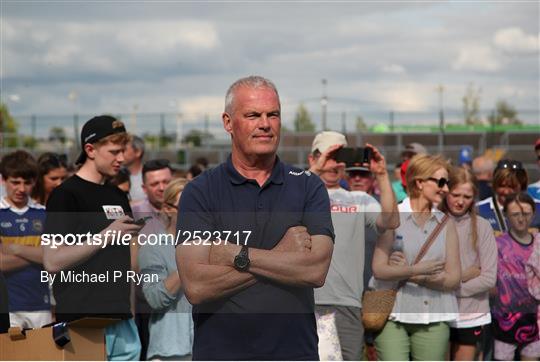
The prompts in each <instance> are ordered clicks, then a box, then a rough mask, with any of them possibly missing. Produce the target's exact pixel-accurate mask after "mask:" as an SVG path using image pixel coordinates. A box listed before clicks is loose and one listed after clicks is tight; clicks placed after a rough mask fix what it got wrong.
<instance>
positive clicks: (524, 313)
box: [492, 192, 540, 360]
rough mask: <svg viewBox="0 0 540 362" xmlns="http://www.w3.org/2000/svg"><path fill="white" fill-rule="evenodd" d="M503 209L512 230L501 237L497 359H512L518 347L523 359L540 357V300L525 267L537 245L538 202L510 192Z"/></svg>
mask: <svg viewBox="0 0 540 362" xmlns="http://www.w3.org/2000/svg"><path fill="white" fill-rule="evenodd" d="M503 210H504V213H505V215H506V218H507V221H508V232H506V233H504V234H502V235H501V236H499V237H498V238H497V246H498V259H499V261H498V270H497V291H496V295H495V298H494V305H493V306H492V315H493V318H494V335H495V359H497V360H512V359H513V358H514V354H515V352H516V349H517V350H518V352H519V353H520V355H521V358H522V359H523V360H536V359H537V358H539V357H540V336H539V333H538V325H537V301H536V299H535V298H534V296H533V295H531V293H530V292H529V289H528V284H527V274H526V270H525V265H526V264H527V262H528V261H529V259H530V257H531V255H532V253H533V247H534V244H533V241H534V239H535V235H533V234H531V233H530V232H529V230H528V229H529V227H530V225H531V222H532V220H533V217H534V210H535V203H534V200H533V199H532V198H531V197H530V196H529V195H527V194H526V193H524V192H522V193H518V194H513V195H509V196H507V197H506V200H505V204H504V209H503ZM536 237H538V234H536Z"/></svg>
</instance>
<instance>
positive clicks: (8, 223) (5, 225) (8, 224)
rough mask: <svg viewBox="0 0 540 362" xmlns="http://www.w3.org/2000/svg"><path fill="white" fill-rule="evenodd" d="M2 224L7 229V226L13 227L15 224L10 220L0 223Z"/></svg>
mask: <svg viewBox="0 0 540 362" xmlns="http://www.w3.org/2000/svg"><path fill="white" fill-rule="evenodd" d="M0 226H1V227H3V228H4V229H7V228H10V227H12V226H13V225H12V224H11V223H10V222H9V221H4V222H2V223H1V224H0Z"/></svg>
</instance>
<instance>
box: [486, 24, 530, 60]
mask: <svg viewBox="0 0 540 362" xmlns="http://www.w3.org/2000/svg"><path fill="white" fill-rule="evenodd" d="M493 44H495V46H496V47H497V48H499V49H501V50H502V51H505V52H507V53H514V54H530V53H535V52H538V49H539V36H534V35H529V34H525V32H524V31H523V30H522V29H521V28H517V27H512V28H505V29H500V30H497V32H496V33H495V35H494V36H493Z"/></svg>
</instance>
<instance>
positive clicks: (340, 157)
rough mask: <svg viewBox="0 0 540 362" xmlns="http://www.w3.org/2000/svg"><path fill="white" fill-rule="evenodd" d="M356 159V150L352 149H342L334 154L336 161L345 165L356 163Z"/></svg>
mask: <svg viewBox="0 0 540 362" xmlns="http://www.w3.org/2000/svg"><path fill="white" fill-rule="evenodd" d="M355 158H356V148H352V147H341V148H339V149H338V150H337V151H336V152H335V154H334V159H335V160H336V161H337V162H345V164H350V163H354V160H355Z"/></svg>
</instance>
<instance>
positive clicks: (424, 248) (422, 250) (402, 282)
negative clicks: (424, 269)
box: [396, 214, 448, 290]
mask: <svg viewBox="0 0 540 362" xmlns="http://www.w3.org/2000/svg"><path fill="white" fill-rule="evenodd" d="M447 221H448V215H446V214H445V215H444V216H443V218H442V220H441V222H440V223H438V224H437V226H435V229H433V231H432V232H431V234H429V237H428V238H427V240H426V241H425V242H424V245H422V247H421V248H420V251H419V252H418V254H417V255H416V258H415V259H414V263H412V265H414V264H418V263H419V262H420V260H422V258H423V257H424V256H425V255H426V253H427V252H428V250H429V248H430V247H431V245H433V243H434V242H435V239H437V236H439V234H440V233H441V230H442V229H443V227H444V225H446V222H447ZM406 283H407V281H406V280H400V281H399V283H398V286H397V288H396V290H398V289H399V288H401V287H402V286H404V285H405V284H406Z"/></svg>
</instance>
